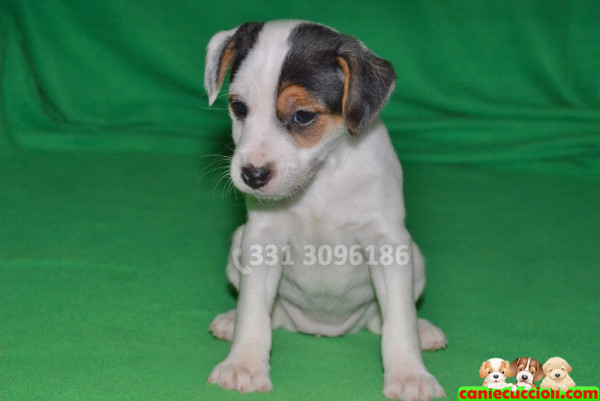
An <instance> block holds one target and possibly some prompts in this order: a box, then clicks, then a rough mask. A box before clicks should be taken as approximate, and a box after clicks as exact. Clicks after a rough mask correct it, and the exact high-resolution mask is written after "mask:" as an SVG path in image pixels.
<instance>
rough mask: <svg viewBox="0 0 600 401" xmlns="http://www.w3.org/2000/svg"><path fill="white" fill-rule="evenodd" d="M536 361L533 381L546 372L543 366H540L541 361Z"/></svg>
mask: <svg viewBox="0 0 600 401" xmlns="http://www.w3.org/2000/svg"><path fill="white" fill-rule="evenodd" d="M536 362H537V369H536V371H535V374H534V375H533V381H534V382H536V381H538V380H540V379H541V378H542V377H544V376H546V373H544V367H543V366H542V364H541V363H539V362H538V361H536Z"/></svg>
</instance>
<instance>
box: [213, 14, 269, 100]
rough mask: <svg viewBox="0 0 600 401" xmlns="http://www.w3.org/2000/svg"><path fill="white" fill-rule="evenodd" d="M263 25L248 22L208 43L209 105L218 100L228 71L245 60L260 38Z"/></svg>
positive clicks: (217, 34) (220, 33)
mask: <svg viewBox="0 0 600 401" xmlns="http://www.w3.org/2000/svg"><path fill="white" fill-rule="evenodd" d="M263 25H264V24H263V23H257V22H248V23H245V24H243V25H240V26H239V27H237V28H233V29H230V30H228V31H221V32H218V33H216V34H215V35H214V36H213V37H212V38H211V39H210V42H208V46H207V48H206V62H205V66H204V87H205V88H206V92H207V93H208V105H209V106H212V104H213V103H214V102H215V100H216V99H217V95H218V94H219V90H221V86H222V85H223V81H224V80H225V76H226V75H227V69H228V68H229V66H230V65H232V64H233V65H232V74H233V70H234V69H235V68H236V67H237V66H238V65H237V64H239V62H240V60H241V59H242V58H244V57H245V56H246V55H247V54H248V52H249V50H250V48H251V47H252V45H253V44H254V42H255V41H256V37H257V36H258V32H259V31H260V29H261V28H262V26H263Z"/></svg>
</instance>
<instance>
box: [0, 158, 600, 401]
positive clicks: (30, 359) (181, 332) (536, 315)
mask: <svg viewBox="0 0 600 401" xmlns="http://www.w3.org/2000/svg"><path fill="white" fill-rule="evenodd" d="M2 162H3V163H2V166H1V167H2V198H1V199H0V201H1V205H2V220H1V227H2V231H1V234H2V238H1V240H2V281H1V296H2V298H1V301H2V337H1V346H2V347H1V348H2V393H3V398H4V399H6V400H42V399H43V400H77V399H85V400H214V399H244V400H258V399H282V400H283V399H285V400H312V399H314V400H322V399H340V400H341V399H345V400H346V399H354V400H377V399H383V397H382V396H381V395H380V391H381V380H382V378H381V375H382V371H381V365H380V356H379V339H378V337H377V336H375V335H373V334H371V333H369V332H366V331H365V332H360V333H357V334H353V335H350V336H347V337H344V338H336V339H328V338H315V337H311V336H307V335H302V334H297V333H288V332H284V331H281V330H277V331H276V332H275V335H274V340H273V351H272V359H271V366H272V380H273V383H274V390H273V393H272V394H271V395H267V396H265V395H249V396H248V395H246V396H241V395H238V394H235V393H231V392H225V391H222V390H220V388H218V387H217V386H214V385H208V384H205V380H206V377H207V376H208V374H209V373H210V371H211V369H212V367H213V366H214V365H215V364H216V363H217V362H219V361H220V360H221V359H222V358H224V356H225V355H226V353H227V350H228V344H227V343H225V342H222V341H218V340H216V339H213V338H212V337H211V336H210V335H209V333H208V332H207V328H208V324H209V323H210V321H211V319H212V318H213V317H214V316H215V315H216V314H217V313H219V312H222V311H225V310H227V309H229V308H231V307H233V306H234V304H235V301H234V296H233V295H232V294H231V292H230V290H229V288H228V286H227V281H226V278H225V274H224V264H225V258H226V251H227V247H228V237H229V235H230V233H231V231H232V229H233V228H234V227H235V225H236V224H239V223H241V222H242V220H243V206H242V202H241V200H240V198H236V197H235V196H233V195H232V196H226V195H225V190H224V187H223V186H220V185H213V183H212V181H213V178H214V175H213V174H206V173H203V170H204V168H205V167H206V163H205V161H203V158H199V157H182V156H167V155H162V156H161V155H140V154H107V153H59V152H57V153H45V152H32V151H15V152H11V153H10V154H9V155H5V156H4V157H3V160H2ZM405 170H406V197H407V207H408V216H409V221H408V224H409V227H410V229H411V230H412V232H413V234H414V237H415V238H416V239H417V240H418V241H419V243H420V244H421V246H422V248H423V250H424V252H425V255H426V257H427V261H428V280H429V282H428V286H427V288H426V291H425V296H424V299H423V301H422V302H421V303H420V309H419V314H420V315H421V316H424V317H427V318H428V319H430V320H431V321H433V322H435V323H436V324H438V325H439V326H441V327H442V328H443V329H444V330H445V332H446V334H447V336H448V340H449V346H448V348H447V349H445V350H443V351H440V352H435V353H427V354H425V361H426V363H427V365H428V367H429V368H430V370H431V371H432V372H433V373H434V374H435V375H436V376H437V377H438V379H439V380H440V382H441V384H442V385H443V386H444V388H445V389H446V392H447V393H448V395H449V397H450V398H453V397H454V395H455V392H456V390H457V389H458V387H459V386H462V385H479V384H481V383H480V382H481V380H480V379H479V377H478V369H479V365H480V364H481V361H483V360H484V359H488V358H491V357H497V356H500V357H504V358H506V359H512V358H515V357H517V356H525V355H527V356H533V357H535V358H537V359H539V360H545V359H547V358H549V357H552V356H555V355H560V356H562V357H563V358H565V359H566V360H568V361H569V363H570V364H571V365H572V366H573V369H574V370H573V373H572V377H573V378H574V380H575V381H576V382H577V383H578V384H581V385H598V383H599V380H598V378H599V359H598V355H599V352H600V350H599V347H598V338H599V334H600V333H599V330H598V328H599V324H598V323H599V316H600V310H599V301H600V299H599V285H598V284H599V274H598V264H599V260H598V240H599V233H598V219H599V214H598V203H599V202H598V201H599V199H598V181H597V180H595V179H577V178H572V177H565V176H554V177H552V176H543V175H535V174H522V173H508V172H502V171H497V170H490V169H484V168H476V167H469V166H464V167H460V166H450V165H432V164H420V163H409V164H406V163H405ZM212 188H214V189H212Z"/></svg>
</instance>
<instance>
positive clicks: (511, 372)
mask: <svg viewBox="0 0 600 401" xmlns="http://www.w3.org/2000/svg"><path fill="white" fill-rule="evenodd" d="M519 359H521V358H517V359H515V360H514V361H513V363H511V364H510V366H509V367H508V373H507V374H506V376H508V377H515V375H516V374H517V363H519Z"/></svg>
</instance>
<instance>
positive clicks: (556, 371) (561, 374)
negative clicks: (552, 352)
mask: <svg viewBox="0 0 600 401" xmlns="http://www.w3.org/2000/svg"><path fill="white" fill-rule="evenodd" d="M543 370H544V374H545V375H546V377H547V378H549V379H551V380H554V381H557V382H559V381H561V380H563V379H564V378H565V377H567V376H569V373H571V371H572V370H573V369H572V368H571V365H569V364H568V363H567V361H565V360H564V359H562V358H559V357H554V358H550V359H548V360H547V361H546V363H545V364H544V369H543Z"/></svg>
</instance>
